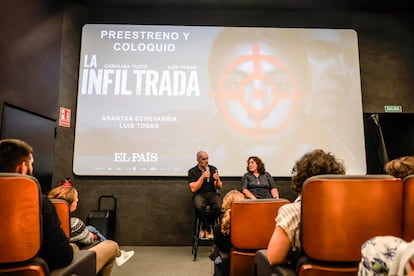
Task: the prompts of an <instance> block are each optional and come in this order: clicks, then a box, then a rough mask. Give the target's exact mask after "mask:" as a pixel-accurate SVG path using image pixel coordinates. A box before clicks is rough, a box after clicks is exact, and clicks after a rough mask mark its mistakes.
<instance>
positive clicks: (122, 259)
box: [115, 250, 135, 266]
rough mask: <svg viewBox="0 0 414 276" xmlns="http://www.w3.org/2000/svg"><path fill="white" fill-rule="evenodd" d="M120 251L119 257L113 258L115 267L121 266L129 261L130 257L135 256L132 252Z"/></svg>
mask: <svg viewBox="0 0 414 276" xmlns="http://www.w3.org/2000/svg"><path fill="white" fill-rule="evenodd" d="M120 251H121V256H119V257H116V258H115V264H116V265H117V266H121V265H123V264H124V263H125V262H126V261H128V260H129V259H131V257H132V256H134V254H135V251H133V250H131V251H125V250H120Z"/></svg>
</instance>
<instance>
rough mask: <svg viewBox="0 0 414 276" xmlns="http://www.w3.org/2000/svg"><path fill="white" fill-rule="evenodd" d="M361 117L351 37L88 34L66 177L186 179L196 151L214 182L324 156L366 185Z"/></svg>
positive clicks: (261, 31)
mask: <svg viewBox="0 0 414 276" xmlns="http://www.w3.org/2000/svg"><path fill="white" fill-rule="evenodd" d="M362 117H363V116H362V100H361V87H360V77H359V60H358V41H357V34H356V32H355V31H353V30H332V29H289V28H253V27H201V26H155V25H105V24H87V25H85V26H84V28H83V32H82V44H81V54H80V64H79V83H78V95H77V112H76V128H75V150H74V164H73V171H74V173H75V174H77V175H125V176H129V175H132V176H133V175H137V176H140V175H142V176H186V175H187V171H188V169H189V168H191V167H192V166H194V165H195V164H196V152H197V151H198V150H205V151H207V152H208V153H209V157H210V159H209V162H210V164H212V165H214V166H216V167H218V169H219V171H220V175H221V176H241V175H243V173H244V172H245V171H246V160H247V158H248V157H249V156H259V157H260V158H261V159H262V160H263V161H264V162H265V164H266V169H267V171H269V172H270V173H271V174H272V175H273V176H290V174H291V170H292V167H293V164H294V162H295V161H296V160H297V159H298V158H299V157H300V156H301V155H302V154H304V153H305V152H307V151H309V150H312V149H314V148H323V149H325V150H328V151H331V152H332V153H334V154H335V155H336V156H337V157H338V158H339V159H342V160H343V161H344V163H345V166H346V168H347V172H348V173H351V174H364V173H365V171H366V168H365V146H364V133H363V121H362Z"/></svg>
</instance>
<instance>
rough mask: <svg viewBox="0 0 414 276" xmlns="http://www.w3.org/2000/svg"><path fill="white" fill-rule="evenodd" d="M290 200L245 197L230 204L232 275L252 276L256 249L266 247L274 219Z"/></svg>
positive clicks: (273, 225)
mask: <svg viewBox="0 0 414 276" xmlns="http://www.w3.org/2000/svg"><path fill="white" fill-rule="evenodd" d="M289 202H290V201H289V200H287V199H254V200H252V199H244V200H241V201H237V202H235V203H233V205H232V207H231V228H230V236H231V242H232V245H233V247H234V248H233V249H232V250H231V253H230V275H232V276H243V275H249V276H250V275H252V273H253V261H254V257H255V255H256V251H257V250H259V249H262V248H267V245H268V243H269V240H270V237H271V236H272V233H273V230H274V229H275V224H276V222H275V218H276V215H277V211H278V210H279V208H280V206H282V205H284V204H287V203H289Z"/></svg>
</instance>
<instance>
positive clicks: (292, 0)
mask: <svg viewBox="0 0 414 276" xmlns="http://www.w3.org/2000/svg"><path fill="white" fill-rule="evenodd" d="M79 1H80V2H83V3H84V4H86V5H88V6H89V7H96V8H99V7H135V8H140V7H141V8H144V7H145V8H171V9H173V8H195V9H200V8H215V9H232V8H238V9H273V10H285V11H384V12H393V11H409V10H411V7H409V3H410V1H409V0H377V1H375V0H79Z"/></svg>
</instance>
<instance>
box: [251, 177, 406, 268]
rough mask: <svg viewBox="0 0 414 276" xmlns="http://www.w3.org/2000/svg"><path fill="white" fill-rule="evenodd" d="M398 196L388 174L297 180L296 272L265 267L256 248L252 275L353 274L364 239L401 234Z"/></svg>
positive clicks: (397, 187)
mask: <svg viewBox="0 0 414 276" xmlns="http://www.w3.org/2000/svg"><path fill="white" fill-rule="evenodd" d="M402 195H403V183H402V181H401V180H400V179H398V178H394V177H392V176H389V175H365V176H349V175H345V176H344V175H320V176H315V177H311V178H309V179H308V180H306V182H305V183H304V185H303V193H302V213H301V217H302V224H301V243H302V254H301V257H300V259H299V262H298V267H297V268H296V271H295V269H293V271H290V272H289V273H288V272H287V271H286V270H284V268H285V267H283V266H280V267H279V266H274V267H271V268H269V267H267V268H266V265H267V266H269V264H268V262H267V257H266V251H261V252H257V258H256V259H255V273H256V275H260V276H262V275H272V273H274V275H300V276H313V275H318V276H320V275H322V276H331V275H356V274H357V272H358V264H359V261H360V260H361V245H362V244H363V243H364V242H365V241H367V240H368V239H370V238H372V237H374V236H378V235H393V236H397V237H401V235H402V232H403V231H402V216H403V213H402V210H403V209H402V207H403V206H402V205H403V203H402V200H401V199H402ZM266 263H267V264H266ZM280 270H281V271H282V272H283V273H280Z"/></svg>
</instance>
